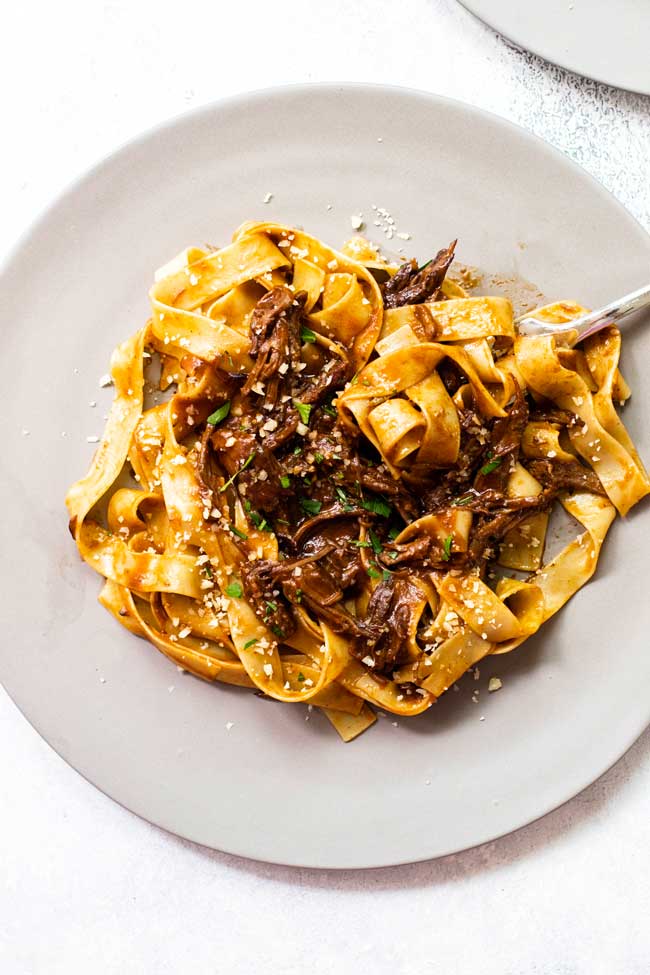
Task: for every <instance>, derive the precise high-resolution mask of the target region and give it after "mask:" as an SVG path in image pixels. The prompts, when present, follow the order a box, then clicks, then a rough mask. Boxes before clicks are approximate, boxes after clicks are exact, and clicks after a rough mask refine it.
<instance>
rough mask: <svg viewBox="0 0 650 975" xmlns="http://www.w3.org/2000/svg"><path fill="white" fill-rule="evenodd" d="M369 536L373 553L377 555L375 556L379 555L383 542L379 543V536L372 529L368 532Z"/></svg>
mask: <svg viewBox="0 0 650 975" xmlns="http://www.w3.org/2000/svg"><path fill="white" fill-rule="evenodd" d="M368 536H369V538H370V544H371V545H372V550H373V552H374V553H375V555H379V554H380V552H381V549H382V545H381V542H380V541H379V539H378V538H377V536H376V535H375V533H374V531H373V530H372V529H370V531H369V532H368Z"/></svg>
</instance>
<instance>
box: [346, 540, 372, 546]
mask: <svg viewBox="0 0 650 975" xmlns="http://www.w3.org/2000/svg"><path fill="white" fill-rule="evenodd" d="M350 545H356V547H357V548H372V545H371V544H370V542H362V541H361V539H360V538H354V539H352V540H351V541H350Z"/></svg>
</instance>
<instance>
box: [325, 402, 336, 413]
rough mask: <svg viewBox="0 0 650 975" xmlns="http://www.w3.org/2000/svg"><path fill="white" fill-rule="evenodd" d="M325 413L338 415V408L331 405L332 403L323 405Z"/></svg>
mask: <svg viewBox="0 0 650 975" xmlns="http://www.w3.org/2000/svg"><path fill="white" fill-rule="evenodd" d="M323 413H327V415H328V416H336V415H337V413H336V410H335V409H334V407H333V406H332V405H331V403H330V404H328V405H327V406H324V407H323Z"/></svg>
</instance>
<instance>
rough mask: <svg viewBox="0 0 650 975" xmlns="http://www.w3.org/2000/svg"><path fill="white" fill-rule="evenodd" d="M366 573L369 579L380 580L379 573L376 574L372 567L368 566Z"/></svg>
mask: <svg viewBox="0 0 650 975" xmlns="http://www.w3.org/2000/svg"><path fill="white" fill-rule="evenodd" d="M366 571H367V572H368V575H369V576H370V578H371V579H381V572H378V571H377V569H375V567H374V565H369V566H368V569H367V570H366Z"/></svg>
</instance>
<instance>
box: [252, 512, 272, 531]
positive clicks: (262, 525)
mask: <svg viewBox="0 0 650 975" xmlns="http://www.w3.org/2000/svg"><path fill="white" fill-rule="evenodd" d="M249 513H250V519H251V521H252V522H253V524H254V525H255V527H256V528H257V530H258V531H261V532H268V531H271V526H270V525H269V523H268V521H267V520H266V518H262V516H261V515H260V514H258V513H257V511H250V512H249Z"/></svg>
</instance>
